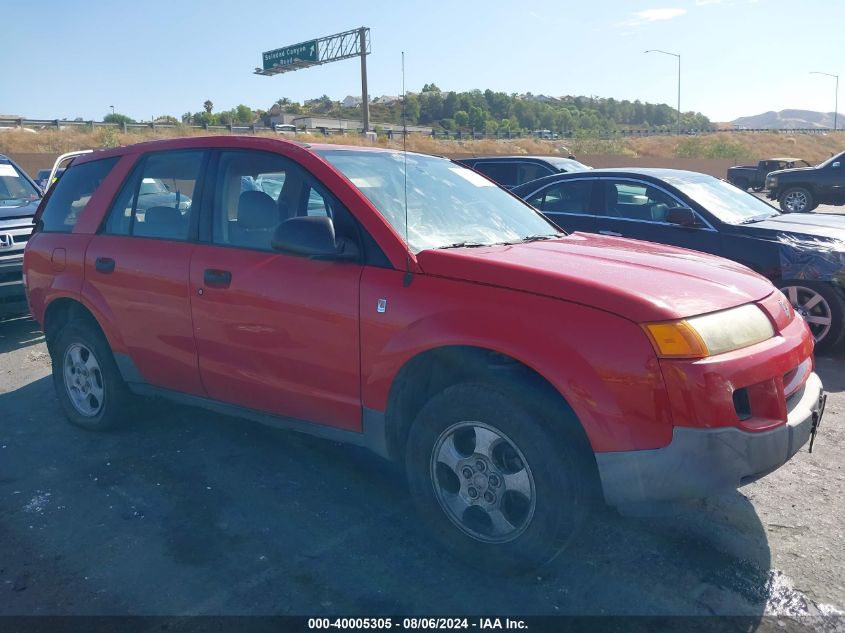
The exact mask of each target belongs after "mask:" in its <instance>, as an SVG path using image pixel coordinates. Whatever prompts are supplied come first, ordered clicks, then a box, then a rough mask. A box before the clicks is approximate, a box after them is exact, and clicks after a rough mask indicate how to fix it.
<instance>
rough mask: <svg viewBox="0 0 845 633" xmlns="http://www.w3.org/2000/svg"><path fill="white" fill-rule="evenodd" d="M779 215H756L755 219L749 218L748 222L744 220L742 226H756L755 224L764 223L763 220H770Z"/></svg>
mask: <svg viewBox="0 0 845 633" xmlns="http://www.w3.org/2000/svg"><path fill="white" fill-rule="evenodd" d="M776 215H777V213H774V214H772V215H755V216H754V217H753V218H748V219H747V220H743V221H742V222H740V224H754V223H755V222H762V221H763V220H768V219H770V218H773V217H775V216H776Z"/></svg>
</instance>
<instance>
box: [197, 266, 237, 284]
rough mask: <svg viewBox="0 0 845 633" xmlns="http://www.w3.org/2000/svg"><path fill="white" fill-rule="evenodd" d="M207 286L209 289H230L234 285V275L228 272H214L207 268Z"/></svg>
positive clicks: (205, 278) (205, 274)
mask: <svg viewBox="0 0 845 633" xmlns="http://www.w3.org/2000/svg"><path fill="white" fill-rule="evenodd" d="M203 280H204V281H205V285H206V286H208V287H209V288H228V287H229V284H231V283H232V273H230V272H229V271H228V270H214V269H213V268H206V270H205V273H204V274H203Z"/></svg>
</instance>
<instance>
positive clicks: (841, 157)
mask: <svg viewBox="0 0 845 633" xmlns="http://www.w3.org/2000/svg"><path fill="white" fill-rule="evenodd" d="M836 161H839V162H840V163H841V162H842V161H845V152H842V153H841V154H837V155H836V156H831V157H830V158H828V159H827V160H826V161H824V162H823V163H821V164H820V165H818V166H817V168H822V167H827V166H828V165H832V164H833V163H835V162H836Z"/></svg>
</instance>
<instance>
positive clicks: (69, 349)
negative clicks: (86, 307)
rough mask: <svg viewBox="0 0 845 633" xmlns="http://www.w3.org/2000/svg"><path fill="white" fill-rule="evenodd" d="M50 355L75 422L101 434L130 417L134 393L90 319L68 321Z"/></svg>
mask: <svg viewBox="0 0 845 633" xmlns="http://www.w3.org/2000/svg"><path fill="white" fill-rule="evenodd" d="M51 353H52V360H53V384H54V385H55V388H56V394H57V395H58V398H59V402H60V403H61V405H62V408H63V409H64V411H65V415H67V417H68V419H69V420H70V421H71V422H72V423H74V424H76V425H77V426H81V427H83V428H85V429H89V430H92V431H102V430H106V429H109V428H113V427H116V426H118V425H119V424H121V423H123V422H124V421H125V420H126V419H127V418H128V415H129V408H128V406H127V405H129V404H130V399H131V394H130V393H129V390H128V389H127V388H126V385H125V384H124V382H123V379H122V378H121V376H120V372H119V371H118V369H117V365H116V364H115V362H114V357H113V356H112V353H111V349H110V348H109V346H108V343H107V342H106V340H105V338H104V337H103V335H102V333H100V331H99V329H98V328H97V327H95V326H94V325H93V324H91V323H90V322H88V321H87V320H78V321H71V322H69V323H68V324H67V325H65V326H64V327H63V328H62V329H61V331H60V332H59V334H58V335H57V336H56V340H55V343H54V344H53V345H52V346H51Z"/></svg>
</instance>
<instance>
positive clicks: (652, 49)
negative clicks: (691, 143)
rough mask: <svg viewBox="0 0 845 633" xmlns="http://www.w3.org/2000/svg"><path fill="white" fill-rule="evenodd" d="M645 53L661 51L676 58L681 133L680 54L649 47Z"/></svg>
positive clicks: (679, 128) (679, 129) (679, 127)
mask: <svg viewBox="0 0 845 633" xmlns="http://www.w3.org/2000/svg"><path fill="white" fill-rule="evenodd" d="M645 52H646V53H663V54H664V55H671V56H672V57H677V58H678V134H679V135H680V133H681V56H680V55H678V54H677V53H670V52H669V51H661V50H658V49H656V48H650V49H648V50H647V51H645Z"/></svg>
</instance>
